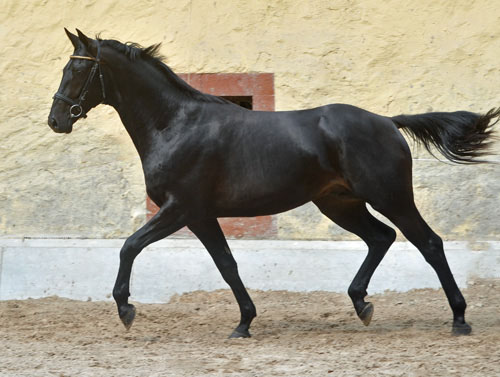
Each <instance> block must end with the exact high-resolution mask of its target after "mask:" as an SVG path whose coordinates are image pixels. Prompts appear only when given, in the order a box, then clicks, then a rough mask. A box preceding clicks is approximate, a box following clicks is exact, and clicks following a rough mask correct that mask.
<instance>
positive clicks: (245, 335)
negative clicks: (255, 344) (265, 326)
mask: <svg viewBox="0 0 500 377" xmlns="http://www.w3.org/2000/svg"><path fill="white" fill-rule="evenodd" d="M250 337H251V335H250V333H249V332H248V330H243V331H240V330H238V331H237V330H234V331H233V332H232V334H231V335H229V338H228V339H235V338H250Z"/></svg>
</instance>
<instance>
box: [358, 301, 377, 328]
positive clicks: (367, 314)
mask: <svg viewBox="0 0 500 377" xmlns="http://www.w3.org/2000/svg"><path fill="white" fill-rule="evenodd" d="M373 310H374V307H373V304H372V303H371V302H367V303H366V305H365V307H364V308H363V310H361V313H359V314H358V317H359V319H360V320H361V322H363V325H365V326H368V325H369V324H370V322H371V321H372V317H373Z"/></svg>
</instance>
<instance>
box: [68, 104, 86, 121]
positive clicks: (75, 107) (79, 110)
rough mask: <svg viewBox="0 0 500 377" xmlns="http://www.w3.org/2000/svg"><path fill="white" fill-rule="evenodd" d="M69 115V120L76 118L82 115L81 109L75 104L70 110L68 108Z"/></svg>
mask: <svg viewBox="0 0 500 377" xmlns="http://www.w3.org/2000/svg"><path fill="white" fill-rule="evenodd" d="M74 109H77V112H76V113H75V112H73V110H74ZM69 114H70V117H71V118H78V117H80V116H81V115H82V114H83V109H82V107H81V106H80V105H79V104H78V103H77V104H75V105H72V106H71V107H70V108H69Z"/></svg>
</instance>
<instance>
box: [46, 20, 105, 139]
mask: <svg viewBox="0 0 500 377" xmlns="http://www.w3.org/2000/svg"><path fill="white" fill-rule="evenodd" d="M64 30H65V31H66V34H67V36H68V38H69V40H70V41H71V43H72V44H73V47H74V51H73V54H72V55H71V56H70V59H69V61H68V63H67V64H66V66H65V67H64V69H63V77H62V80H61V84H60V85H59V89H58V91H57V93H56V94H55V95H54V101H53V103H52V108H51V110H50V114H49V120H48V123H49V126H50V128H52V130H53V131H55V132H59V133H70V132H71V131H72V130H73V124H74V123H75V122H76V121H77V120H78V119H80V118H85V117H86V116H87V112H88V111H89V110H90V109H92V108H93V107H95V106H97V105H99V104H100V103H102V102H103V101H104V100H105V98H106V93H105V90H104V82H103V76H102V73H101V64H102V62H101V60H100V52H101V51H100V42H99V40H94V39H91V38H88V37H87V36H85V35H84V34H83V33H82V32H81V31H80V30H78V29H77V32H78V35H75V34H72V33H70V32H69V31H68V30H67V29H66V28H65V29H64Z"/></svg>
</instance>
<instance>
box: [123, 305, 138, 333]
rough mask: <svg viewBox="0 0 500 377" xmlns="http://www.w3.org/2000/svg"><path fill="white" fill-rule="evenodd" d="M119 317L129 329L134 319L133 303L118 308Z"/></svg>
mask: <svg viewBox="0 0 500 377" xmlns="http://www.w3.org/2000/svg"><path fill="white" fill-rule="evenodd" d="M119 314H120V319H121V321H122V323H123V325H124V326H125V328H126V329H127V330H129V329H130V327H131V326H132V323H133V322H134V319H135V307H134V305H131V304H127V305H126V306H124V307H122V308H121V309H120V313H119Z"/></svg>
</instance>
